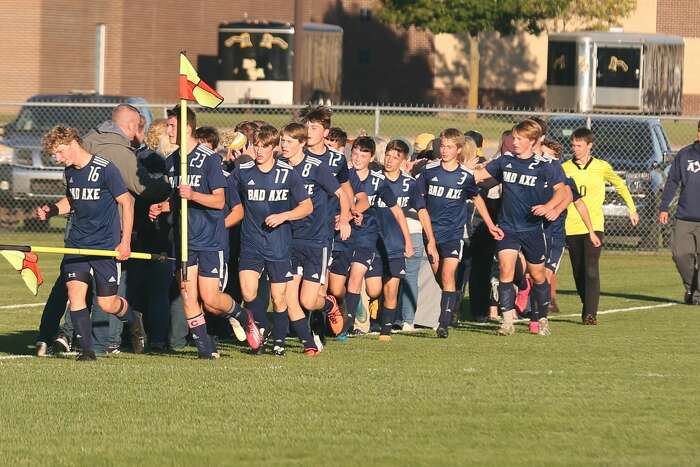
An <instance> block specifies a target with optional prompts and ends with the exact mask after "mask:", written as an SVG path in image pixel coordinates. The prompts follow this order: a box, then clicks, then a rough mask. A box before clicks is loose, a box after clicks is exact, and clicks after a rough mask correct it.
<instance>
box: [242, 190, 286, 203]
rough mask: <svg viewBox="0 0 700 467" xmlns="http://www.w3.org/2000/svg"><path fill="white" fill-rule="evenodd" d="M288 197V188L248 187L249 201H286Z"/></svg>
mask: <svg viewBox="0 0 700 467" xmlns="http://www.w3.org/2000/svg"><path fill="white" fill-rule="evenodd" d="M288 199H289V190H286V189H285V190H262V189H249V190H248V200H249V201H287V200H288Z"/></svg>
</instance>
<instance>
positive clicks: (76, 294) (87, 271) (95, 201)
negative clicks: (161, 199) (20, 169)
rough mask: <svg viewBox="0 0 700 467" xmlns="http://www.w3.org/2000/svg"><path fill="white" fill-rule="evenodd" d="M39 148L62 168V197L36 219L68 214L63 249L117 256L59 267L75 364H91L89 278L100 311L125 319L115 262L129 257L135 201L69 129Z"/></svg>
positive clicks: (74, 259)
mask: <svg viewBox="0 0 700 467" xmlns="http://www.w3.org/2000/svg"><path fill="white" fill-rule="evenodd" d="M43 146H44V149H45V150H46V152H48V153H49V154H52V155H53V157H55V158H56V160H57V161H58V162H60V163H62V164H63V165H65V166H66V169H65V179H66V197H65V198H63V199H61V200H60V201H59V202H58V203H56V204H53V205H51V206H50V207H49V208H48V211H47V210H40V211H38V213H39V216H40V218H44V219H47V218H49V217H51V216H54V215H57V214H68V213H69V212H71V211H72V212H73V214H72V218H71V229H70V230H69V231H68V234H67V237H66V240H65V246H66V247H70V248H92V249H100V250H116V251H117V256H116V261H115V259H114V258H103V257H92V256H80V255H65V256H64V257H63V261H62V262H61V274H63V276H64V278H65V282H66V287H67V289H68V300H69V302H70V316H71V320H72V322H73V325H74V326H75V329H76V331H77V334H78V340H79V341H80V348H81V354H80V355H79V356H78V360H82V361H90V360H95V351H94V349H93V344H92V322H91V321H90V312H89V310H88V307H87V300H86V296H87V291H88V286H89V284H91V283H92V277H94V279H95V286H96V291H97V294H96V295H97V302H98V304H99V305H100V307H101V308H102V310H104V311H105V312H106V313H110V314H113V315H116V316H117V317H119V318H124V317H125V316H126V314H127V312H128V309H129V304H128V303H127V301H126V299H124V298H123V297H119V296H118V295H117V288H118V286H119V281H120V272H121V268H120V264H119V263H118V262H117V261H123V260H126V259H127V258H128V257H129V255H130V254H131V230H132V226H133V221H134V198H133V197H132V196H131V194H129V192H128V191H127V188H126V185H125V184H124V181H123V180H122V177H121V175H120V174H119V170H118V169H117V168H116V167H115V166H114V165H113V164H112V163H111V162H109V161H107V160H106V159H103V158H101V157H98V156H93V155H91V154H90V153H88V152H87V151H86V150H85V149H83V148H82V146H81V145H80V137H79V136H78V132H77V130H75V129H74V128H66V127H61V126H57V127H54V128H53V129H52V130H51V131H49V132H48V133H47V134H46V135H45V136H44V139H43ZM119 209H121V223H120V222H119ZM91 276H92V277H91Z"/></svg>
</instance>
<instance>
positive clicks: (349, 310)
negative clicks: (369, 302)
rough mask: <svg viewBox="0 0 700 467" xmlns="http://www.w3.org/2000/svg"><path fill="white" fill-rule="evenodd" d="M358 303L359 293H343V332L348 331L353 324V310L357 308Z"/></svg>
mask: <svg viewBox="0 0 700 467" xmlns="http://www.w3.org/2000/svg"><path fill="white" fill-rule="evenodd" d="M359 304H360V294H359V293H352V292H348V293H346V294H345V314H346V315H347V318H346V320H345V323H344V325H343V332H347V331H349V330H350V328H351V327H352V326H354V325H355V310H357V305H359Z"/></svg>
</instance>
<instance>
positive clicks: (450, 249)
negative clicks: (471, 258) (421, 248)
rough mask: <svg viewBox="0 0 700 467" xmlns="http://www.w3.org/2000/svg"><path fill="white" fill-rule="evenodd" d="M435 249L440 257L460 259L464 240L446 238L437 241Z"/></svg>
mask: <svg viewBox="0 0 700 467" xmlns="http://www.w3.org/2000/svg"><path fill="white" fill-rule="evenodd" d="M437 251H438V254H439V255H440V259H443V258H455V259H458V260H460V261H461V260H462V255H463V254H464V240H461V239H460V240H448V241H446V242H443V243H438V244H437Z"/></svg>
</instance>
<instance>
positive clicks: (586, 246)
mask: <svg viewBox="0 0 700 467" xmlns="http://www.w3.org/2000/svg"><path fill="white" fill-rule="evenodd" d="M592 147H593V133H592V132H591V130H589V129H588V128H578V129H577V130H574V132H573V133H572V134H571V149H572V150H573V152H574V157H573V159H571V160H569V161H566V162H564V164H562V167H563V169H564V172H566V175H567V176H568V177H571V178H573V179H574V182H576V186H577V187H578V191H579V193H581V199H582V200H583V202H584V203H585V204H586V207H587V208H588V212H589V213H590V216H591V221H592V222H593V229H594V230H595V233H596V235H597V236H598V238H599V239H600V240H601V241H602V240H604V238H603V230H604V225H605V218H604V216H603V201H604V200H605V185H606V183H610V184H612V185H613V186H614V187H615V191H617V193H618V194H619V195H620V196H621V197H622V199H623V200H624V202H625V204H626V205H627V209H628V210H629V213H630V214H629V218H630V223H631V224H632V225H633V226H635V225H637V224H638V223H639V214H637V208H636V207H635V205H634V201H633V200H632V195H630V192H629V190H628V189H627V185H625V181H624V180H623V179H622V178H620V176H619V175H617V174H616V173H615V171H614V170H613V168H612V166H611V165H610V164H609V163H607V162H605V161H603V160H600V159H598V158H596V157H594V156H593V155H592V154H591V149H592ZM564 227H565V230H566V246H567V248H568V249H569V258H570V259H571V269H572V271H573V274H574V282H576V291H577V292H578V296H579V298H580V299H581V302H582V303H583V308H582V310H581V321H582V322H583V324H585V325H596V324H598V301H599V299H600V271H599V269H600V266H599V261H600V252H601V250H602V248H603V247H602V245H600V246H597V247H596V246H594V245H593V243H592V241H591V238H590V236H589V233H588V227H586V225H585V224H584V222H583V219H582V218H581V216H580V215H579V213H578V211H576V209H575V208H574V207H573V206H569V212H568V215H567V216H566V223H565V225H564Z"/></svg>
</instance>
